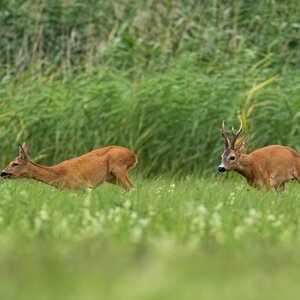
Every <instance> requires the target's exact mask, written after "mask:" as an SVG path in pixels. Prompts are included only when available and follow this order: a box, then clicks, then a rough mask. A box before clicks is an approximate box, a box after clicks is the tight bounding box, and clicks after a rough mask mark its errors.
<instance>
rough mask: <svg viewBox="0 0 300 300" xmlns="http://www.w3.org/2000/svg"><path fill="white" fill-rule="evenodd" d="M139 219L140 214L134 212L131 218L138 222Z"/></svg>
mask: <svg viewBox="0 0 300 300" xmlns="http://www.w3.org/2000/svg"><path fill="white" fill-rule="evenodd" d="M137 217H138V214H137V213H136V212H135V211H133V212H132V213H131V215H130V218H131V219H132V220H136V219H137Z"/></svg>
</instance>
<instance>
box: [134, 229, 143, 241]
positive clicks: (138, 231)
mask: <svg viewBox="0 0 300 300" xmlns="http://www.w3.org/2000/svg"><path fill="white" fill-rule="evenodd" d="M142 235H143V229H142V228H141V227H140V226H136V227H134V228H133V230H132V235H131V237H132V240H133V241H134V242H137V241H138V240H140V239H141V237H142Z"/></svg>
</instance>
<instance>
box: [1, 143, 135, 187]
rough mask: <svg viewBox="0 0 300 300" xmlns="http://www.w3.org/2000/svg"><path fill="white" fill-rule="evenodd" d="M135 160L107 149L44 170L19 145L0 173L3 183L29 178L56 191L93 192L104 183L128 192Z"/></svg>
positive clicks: (121, 149) (120, 151)
mask: <svg viewBox="0 0 300 300" xmlns="http://www.w3.org/2000/svg"><path fill="white" fill-rule="evenodd" d="M137 162H138V160H137V156H136V155H135V154H134V153H133V152H132V151H130V150H129V149H127V148H124V147H120V146H109V147H104V148H100V149H97V150H94V151H91V152H89V153H86V154H84V155H82V156H79V157H75V158H72V159H69V160H66V161H63V162H61V163H59V164H57V165H55V166H52V167H46V166H42V165H38V164H36V163H34V162H32V161H31V160H30V159H29V158H28V146H27V145H26V144H25V143H23V145H22V146H21V145H19V156H18V157H16V158H15V159H13V160H12V161H11V162H10V163H9V164H8V166H7V167H6V168H5V169H4V170H3V171H2V172H1V174H0V175H1V177H2V178H4V179H18V178H31V179H35V180H38V181H41V182H43V183H46V184H49V185H52V186H55V187H57V188H59V189H64V188H67V189H84V188H93V187H96V186H98V185H99V184H101V183H103V182H104V181H107V182H109V183H112V184H118V185H121V186H122V187H123V188H124V189H126V190H129V189H131V188H132V187H133V186H132V184H131V182H130V181H129V178H128V170H129V169H130V168H131V167H134V166H135V165H136V164H137Z"/></svg>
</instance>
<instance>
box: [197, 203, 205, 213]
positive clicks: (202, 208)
mask: <svg viewBox="0 0 300 300" xmlns="http://www.w3.org/2000/svg"><path fill="white" fill-rule="evenodd" d="M197 211H198V213H200V214H201V215H205V214H206V213H207V209H206V207H205V206H204V205H202V204H200V205H198V207H197Z"/></svg>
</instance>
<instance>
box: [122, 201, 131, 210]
mask: <svg viewBox="0 0 300 300" xmlns="http://www.w3.org/2000/svg"><path fill="white" fill-rule="evenodd" d="M123 206H124V208H125V209H127V210H128V209H130V207H131V202H130V200H129V199H128V200H126V201H125V202H124V204H123Z"/></svg>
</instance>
